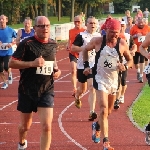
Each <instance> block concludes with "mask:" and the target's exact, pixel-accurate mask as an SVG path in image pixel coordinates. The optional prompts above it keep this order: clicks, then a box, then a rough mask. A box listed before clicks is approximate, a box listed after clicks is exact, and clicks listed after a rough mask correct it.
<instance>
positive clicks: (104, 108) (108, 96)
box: [82, 19, 133, 150]
mask: <svg viewBox="0 0 150 150" xmlns="http://www.w3.org/2000/svg"><path fill="white" fill-rule="evenodd" d="M106 29H107V30H106V36H103V37H95V38H93V39H92V40H91V41H90V42H89V43H88V44H87V45H86V46H85V47H84V46H83V47H82V49H83V60H84V63H85V70H84V73H85V74H86V75H88V74H89V73H90V72H91V69H90V68H89V63H88V51H89V50H91V49H95V51H96V57H95V59H96V60H95V65H94V68H93V86H94V88H95V89H96V96H97V101H98V104H99V108H100V115H99V118H98V122H97V123H96V126H95V128H96V132H95V134H94V135H93V136H92V139H93V140H94V142H96V143H98V142H99V141H100V133H101V136H102V137H103V150H106V149H109V148H110V144H109V143H110V142H109V139H108V115H109V114H110V113H111V111H112V109H113V106H114V101H115V99H116V92H117V88H118V70H119V71H124V70H126V68H128V67H131V66H132V63H133V61H132V56H131V55H130V52H129V48H128V45H127V43H126V41H125V40H123V39H120V38H119V33H120V29H121V25H120V21H118V20H116V19H110V20H109V21H108V23H107V24H106ZM122 56H124V57H125V59H126V61H127V63H126V64H125V65H124V64H122V63H120V61H121V57H122ZM99 126H100V127H99ZM110 149H113V148H110Z"/></svg>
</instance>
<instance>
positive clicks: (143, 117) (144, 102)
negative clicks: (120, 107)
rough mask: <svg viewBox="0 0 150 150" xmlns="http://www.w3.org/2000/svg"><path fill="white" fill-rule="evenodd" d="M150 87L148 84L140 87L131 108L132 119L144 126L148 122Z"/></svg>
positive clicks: (149, 118) (149, 119)
mask: <svg viewBox="0 0 150 150" xmlns="http://www.w3.org/2000/svg"><path fill="white" fill-rule="evenodd" d="M149 93H150V87H149V85H148V84H146V85H145V86H144V88H143V89H142V93H141V94H140V96H139V98H138V100H137V101H136V102H135V103H134V105H133V108H132V115H133V120H134V121H135V122H136V123H137V124H138V125H139V126H140V127H142V128H143V127H144V126H145V125H146V124H148V123H149V122H150V96H149Z"/></svg>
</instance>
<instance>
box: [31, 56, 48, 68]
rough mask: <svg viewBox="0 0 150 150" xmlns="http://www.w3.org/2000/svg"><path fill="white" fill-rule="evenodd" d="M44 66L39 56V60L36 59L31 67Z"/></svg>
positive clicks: (43, 61)
mask: <svg viewBox="0 0 150 150" xmlns="http://www.w3.org/2000/svg"><path fill="white" fill-rule="evenodd" d="M44 64H45V60H44V59H43V57H42V56H40V57H39V58H36V59H35V60H34V61H33V62H32V67H42V66H44Z"/></svg>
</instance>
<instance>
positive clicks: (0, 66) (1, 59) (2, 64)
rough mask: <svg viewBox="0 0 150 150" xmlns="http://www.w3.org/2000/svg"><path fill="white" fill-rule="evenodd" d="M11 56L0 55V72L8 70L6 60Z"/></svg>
mask: <svg viewBox="0 0 150 150" xmlns="http://www.w3.org/2000/svg"><path fill="white" fill-rule="evenodd" d="M10 57H11V56H8V55H7V56H0V72H3V71H4V70H5V71H8V62H9V59H10Z"/></svg>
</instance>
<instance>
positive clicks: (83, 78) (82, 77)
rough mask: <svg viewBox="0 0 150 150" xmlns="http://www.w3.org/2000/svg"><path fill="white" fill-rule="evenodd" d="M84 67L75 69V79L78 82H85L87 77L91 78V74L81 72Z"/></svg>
mask: <svg viewBox="0 0 150 150" xmlns="http://www.w3.org/2000/svg"><path fill="white" fill-rule="evenodd" d="M83 71H84V69H77V79H78V81H79V82H80V83H85V82H87V79H90V78H93V74H89V75H88V76H86V75H85V74H83Z"/></svg>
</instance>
